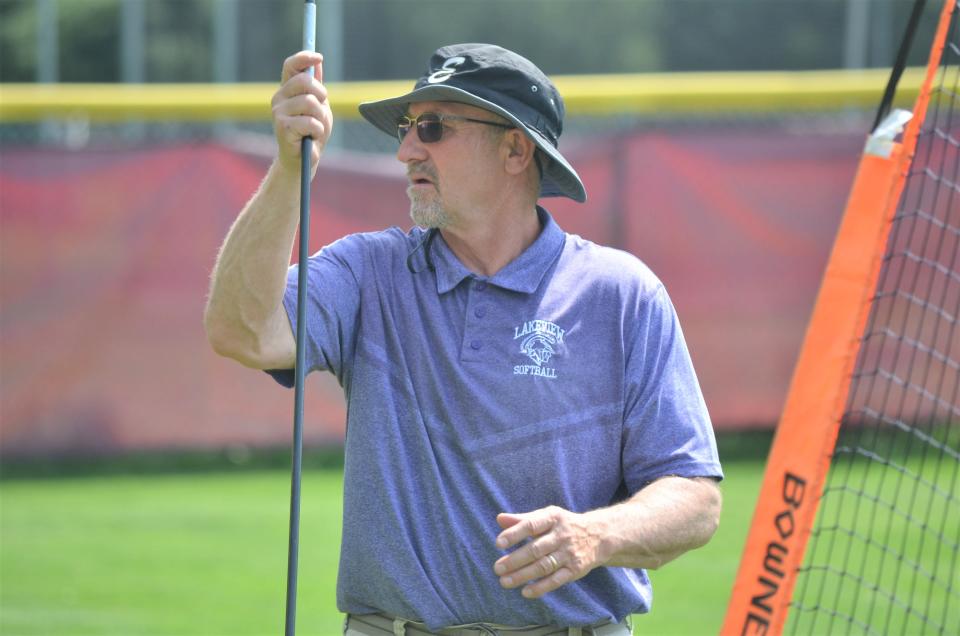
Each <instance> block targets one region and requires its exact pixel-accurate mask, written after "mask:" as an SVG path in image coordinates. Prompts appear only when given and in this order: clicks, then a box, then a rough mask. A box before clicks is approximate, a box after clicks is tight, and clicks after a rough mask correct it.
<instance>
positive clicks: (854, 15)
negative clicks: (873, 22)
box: [843, 0, 870, 68]
mask: <svg viewBox="0 0 960 636" xmlns="http://www.w3.org/2000/svg"><path fill="white" fill-rule="evenodd" d="M869 25H870V4H869V2H868V1H867V0H847V21H846V25H845V29H844V31H845V32H844V38H843V67H844V68H867V31H868V29H867V27H869Z"/></svg>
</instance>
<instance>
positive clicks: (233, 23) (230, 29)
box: [213, 0, 240, 84]
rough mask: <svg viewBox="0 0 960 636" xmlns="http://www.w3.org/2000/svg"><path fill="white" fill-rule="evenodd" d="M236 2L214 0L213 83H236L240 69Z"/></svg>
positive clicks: (232, 0)
mask: <svg viewBox="0 0 960 636" xmlns="http://www.w3.org/2000/svg"><path fill="white" fill-rule="evenodd" d="M238 26H239V23H238V19H237V0H216V4H215V5H214V16H213V81H215V82H217V83H221V84H224V83H231V82H236V81H237V79H238V77H239V74H238V72H237V71H238V69H239V68H240V64H239V59H238V55H239V52H240V49H239V42H238V40H239V38H238V34H237V28H238Z"/></svg>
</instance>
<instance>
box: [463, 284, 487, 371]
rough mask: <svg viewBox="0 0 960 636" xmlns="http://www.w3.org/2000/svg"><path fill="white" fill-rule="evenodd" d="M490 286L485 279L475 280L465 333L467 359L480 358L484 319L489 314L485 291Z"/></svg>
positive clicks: (482, 345)
mask: <svg viewBox="0 0 960 636" xmlns="http://www.w3.org/2000/svg"><path fill="white" fill-rule="evenodd" d="M488 287H489V284H488V283H487V281H485V280H474V282H473V284H472V286H471V289H470V295H469V299H468V301H467V302H468V303H469V306H468V309H467V329H466V333H465V334H464V344H465V347H464V349H463V351H464V354H465V355H464V358H465V359H467V360H479V359H481V358H480V356H479V355H478V354H479V353H480V351H481V350H482V349H483V347H484V341H483V337H482V334H484V333H485V330H484V329H483V328H482V326H481V325H482V320H483V318H484V316H486V315H487V310H488V307H487V304H486V303H485V302H483V296H484V295H485V294H484V292H485V291H486V290H487V288H488Z"/></svg>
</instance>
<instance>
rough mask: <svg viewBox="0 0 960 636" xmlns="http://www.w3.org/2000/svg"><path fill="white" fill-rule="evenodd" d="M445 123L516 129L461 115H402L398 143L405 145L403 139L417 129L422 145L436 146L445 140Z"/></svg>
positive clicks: (398, 130)
mask: <svg viewBox="0 0 960 636" xmlns="http://www.w3.org/2000/svg"><path fill="white" fill-rule="evenodd" d="M445 121H469V122H473V123H474V124H486V125H487V126H496V127H497V128H504V129H506V130H511V129H513V128H516V126H512V125H510V124H501V123H500V122H496V121H487V120H485V119H473V118H471V117H461V116H460V115H445V114H443V113H420V114H419V115H417V116H416V117H408V116H407V115H402V116H401V117H400V119H399V120H397V141H399V142H400V143H403V138H404V137H406V136H407V133H408V132H410V129H411V128H412V127H416V129H417V138H419V139H420V141H421V142H422V143H425V144H434V143H437V142H438V141H440V140H441V139H443V122H445Z"/></svg>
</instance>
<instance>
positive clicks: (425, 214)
mask: <svg viewBox="0 0 960 636" xmlns="http://www.w3.org/2000/svg"><path fill="white" fill-rule="evenodd" d="M407 197H408V198H409V199H410V218H411V219H413V222H414V223H416V224H417V225H419V226H420V227H422V228H424V229H429V228H437V229H443V228H444V227H446V226H447V225H449V224H450V217H449V216H448V215H447V211H446V210H445V209H444V208H443V204H442V203H440V199H439V197H438V196H436V192H434V193H433V196H422V193H420V192H419V191H418V190H417V189H416V188H415V187H413V186H410V187H408V188H407Z"/></svg>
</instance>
